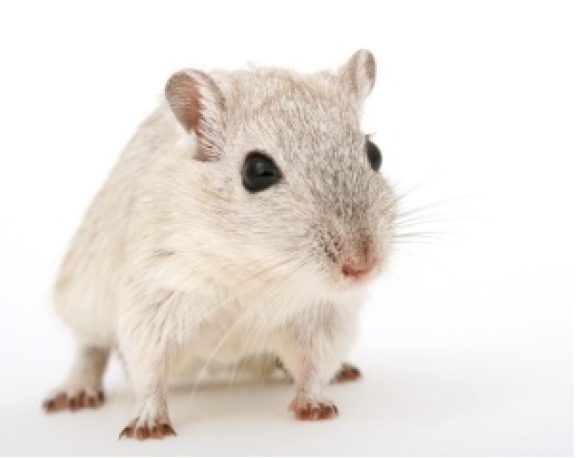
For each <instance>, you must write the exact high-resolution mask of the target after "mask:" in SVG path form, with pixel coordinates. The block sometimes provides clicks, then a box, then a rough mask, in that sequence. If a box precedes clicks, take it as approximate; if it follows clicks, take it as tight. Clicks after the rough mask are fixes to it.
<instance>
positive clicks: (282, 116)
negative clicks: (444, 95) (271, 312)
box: [166, 50, 395, 291]
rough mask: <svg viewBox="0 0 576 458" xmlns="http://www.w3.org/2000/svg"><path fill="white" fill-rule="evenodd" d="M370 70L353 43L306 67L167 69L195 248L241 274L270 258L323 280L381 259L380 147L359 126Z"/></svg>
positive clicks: (386, 235) (331, 285)
mask: <svg viewBox="0 0 576 458" xmlns="http://www.w3.org/2000/svg"><path fill="white" fill-rule="evenodd" d="M375 75H376V64H375V61H374V57H373V56H372V54H371V53H370V52H368V51H365V50H361V51H358V52H356V53H355V54H354V55H353V56H352V57H351V58H350V59H349V60H348V61H347V62H346V63H345V64H344V65H343V66H341V67H340V68H339V69H337V70H335V71H323V72H319V73H315V74H307V75H302V74H297V73H293V72H289V71H286V70H282V69H270V68H255V69H249V70H246V71H235V72H214V73H211V74H207V73H204V72H201V71H198V70H184V71H181V72H178V73H176V74H175V75H173V76H172V77H171V78H170V80H169V81H168V84H167V86H166V98H167V101H168V104H169V106H170V108H171V110H172V112H173V114H174V117H175V119H176V120H177V121H178V123H179V124H180V126H181V127H182V129H183V135H186V136H189V137H190V138H191V139H193V140H194V142H193V146H191V148H190V156H189V157H187V158H186V160H188V161H190V162H194V168H195V170H196V171H198V172H199V175H197V178H195V179H196V180H197V181H198V184H200V186H199V188H200V190H201V191H200V194H197V195H196V196H195V199H196V203H195V204H192V203H191V204H190V205H203V207H202V208H203V210H202V213H203V216H202V220H203V222H204V224H205V226H204V229H203V230H204V231H205V232H206V231H209V232H210V237H209V238H210V241H209V242H208V241H207V242H206V250H207V251H209V250H210V249H212V250H214V251H217V253H215V254H214V256H220V257H222V258H224V259H223V260H224V261H225V263H224V264H225V265H230V266H233V267H234V268H236V269H244V270H245V271H247V272H252V274H253V275H257V272H258V271H259V269H262V272H270V271H273V270H274V269H279V272H281V273H282V274H283V275H284V276H285V277H287V278H293V279H294V278H297V279H298V281H299V282H300V284H302V285H308V286H306V287H314V288H321V289H326V290H330V289H332V290H337V291H343V290H350V289H354V288H358V287H359V286H361V285H364V284H366V283H367V281H368V280H369V279H371V278H373V277H374V276H375V275H376V274H377V273H378V272H379V271H380V270H381V268H382V267H383V265H384V264H385V261H386V259H387V256H388V252H389V246H390V243H391V237H392V223H393V220H394V213H395V207H394V198H393V194H392V191H391V189H390V187H389V186H388V185H387V183H386V181H385V180H384V177H383V176H382V174H381V173H380V171H379V169H380V164H381V156H380V151H379V150H378V147H377V146H376V145H375V144H374V143H373V142H372V141H371V140H370V138H369V137H368V136H367V135H366V134H365V133H364V132H362V130H361V127H360V115H361V109H362V105H363V103H364V100H365V99H366V97H367V96H368V95H369V93H370V92H371V90H372V88H373V86H374V82H375ZM199 202H202V203H201V204H199ZM216 247H220V248H219V249H218V248H216ZM312 285H315V286H312Z"/></svg>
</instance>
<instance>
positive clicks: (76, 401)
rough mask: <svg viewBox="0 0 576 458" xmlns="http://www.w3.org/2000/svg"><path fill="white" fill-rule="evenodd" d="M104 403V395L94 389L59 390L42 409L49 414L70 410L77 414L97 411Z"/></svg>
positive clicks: (46, 401) (48, 399)
mask: <svg viewBox="0 0 576 458" xmlns="http://www.w3.org/2000/svg"><path fill="white" fill-rule="evenodd" d="M103 402H104V393H103V392H102V391H96V390H93V389H88V388H87V389H78V390H73V391H70V390H66V389H62V390H57V391H55V392H53V393H52V394H51V395H50V396H49V397H48V398H47V399H46V400H45V401H44V402H43V403H42V407H43V408H44V411H45V412H47V413H54V412H59V411H62V410H70V411H72V412H75V411H76V410H80V409H95V408H97V407H100V406H101V405H102V403H103Z"/></svg>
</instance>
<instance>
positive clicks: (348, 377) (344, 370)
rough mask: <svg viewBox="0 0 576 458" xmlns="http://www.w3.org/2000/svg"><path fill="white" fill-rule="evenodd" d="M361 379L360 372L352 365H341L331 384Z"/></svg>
mask: <svg viewBox="0 0 576 458" xmlns="http://www.w3.org/2000/svg"><path fill="white" fill-rule="evenodd" d="M360 377H362V374H361V373H360V370H359V369H358V368H357V367H356V366H353V365H352V364H348V363H343V364H342V366H341V367H340V370H339V371H338V372H337V373H336V375H335V376H334V378H333V379H332V382H333V383H342V382H351V381H352V380H358V379H359V378H360Z"/></svg>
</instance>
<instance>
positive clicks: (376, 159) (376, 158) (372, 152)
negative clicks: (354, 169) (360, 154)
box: [366, 140, 382, 171]
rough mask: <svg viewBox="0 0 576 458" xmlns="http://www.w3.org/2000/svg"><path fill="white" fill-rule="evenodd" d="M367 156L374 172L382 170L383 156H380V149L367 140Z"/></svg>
mask: <svg viewBox="0 0 576 458" xmlns="http://www.w3.org/2000/svg"><path fill="white" fill-rule="evenodd" d="M366 155H367V156H368V161H369V162H370V167H372V170H375V171H378V170H380V166H381V165H382V154H380V150H379V149H378V147H377V146H376V145H375V144H374V143H372V142H371V141H370V140H366Z"/></svg>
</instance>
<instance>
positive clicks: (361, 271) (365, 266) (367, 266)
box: [342, 261, 372, 279]
mask: <svg viewBox="0 0 576 458" xmlns="http://www.w3.org/2000/svg"><path fill="white" fill-rule="evenodd" d="M371 269H372V265H371V263H369V262H368V261H364V262H352V261H346V262H344V263H343V264H342V273H343V274H344V276H346V277H350V278H354V279H359V278H361V277H363V276H364V275H366V274H367V273H368V272H370V270H371Z"/></svg>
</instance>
